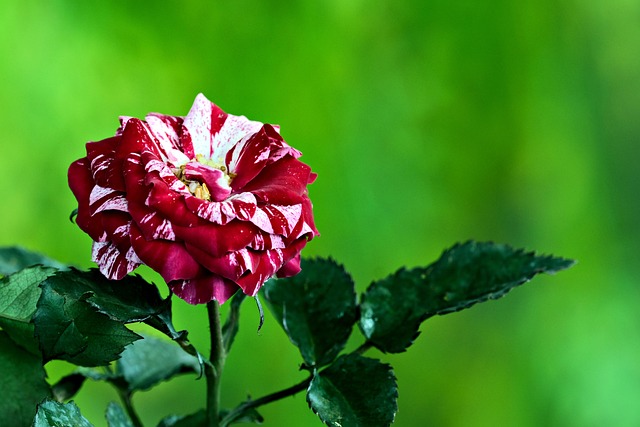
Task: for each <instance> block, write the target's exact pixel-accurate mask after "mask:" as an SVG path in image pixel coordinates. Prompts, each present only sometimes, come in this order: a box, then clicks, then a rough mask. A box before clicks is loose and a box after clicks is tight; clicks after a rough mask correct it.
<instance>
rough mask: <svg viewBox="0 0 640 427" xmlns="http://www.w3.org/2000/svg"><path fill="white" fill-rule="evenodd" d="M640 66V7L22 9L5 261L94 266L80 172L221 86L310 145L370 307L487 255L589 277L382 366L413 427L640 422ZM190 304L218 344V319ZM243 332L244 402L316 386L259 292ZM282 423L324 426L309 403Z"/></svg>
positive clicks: (12, 17) (12, 63)
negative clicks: (503, 247)
mask: <svg viewBox="0 0 640 427" xmlns="http://www.w3.org/2000/svg"><path fill="white" fill-rule="evenodd" d="M639 51H640V3H639V2H634V1H628V0H607V1H604V0H593V1H590V2H573V1H568V0H537V1H532V2H513V1H506V0H494V1H484V2H474V1H458V0H455V1H438V0H436V1H429V2H423V1H417V0H405V1H400V2H398V1H392V0H373V1H366V2H365V1H362V0H320V1H309V0H307V1H303V0H294V1H292V2H275V1H272V0H235V1H176V0H168V1H156V2H147V1H136V2H132V1H125V0H114V1H102V2H72V1H63V0H49V1H33V0H4V1H3V2H1V3H0V58H2V59H1V60H0V129H1V135H2V136H1V138H2V140H1V142H0V150H1V151H0V158H1V159H2V173H0V185H1V186H0V191H1V193H0V195H1V196H2V207H3V208H2V209H1V210H0V224H1V227H2V231H1V234H0V244H2V245H13V244H21V245H24V246H26V247H28V248H30V249H32V250H37V251H40V252H43V253H45V254H47V255H50V256H52V257H55V258H58V259H60V260H62V261H64V262H67V263H72V264H76V265H78V266H81V267H90V266H91V265H92V264H91V262H90V243H91V242H90V240H89V239H88V237H87V236H85V235H84V234H83V233H82V232H81V231H80V230H79V229H77V228H76V226H75V225H73V224H71V223H70V222H69V220H68V216H69V213H70V212H71V210H72V209H73V208H74V207H75V201H74V199H73V196H72V195H71V192H70V191H69V190H68V188H67V182H66V170H67V167H68V165H69V163H71V162H72V161H73V160H75V159H77V158H79V157H81V156H83V155H84V153H85V152H84V143H85V142H86V141H89V140H97V139H103V138H106V137H108V136H111V135H112V134H113V132H114V131H115V129H116V127H117V125H118V123H117V117H118V116H119V115H130V116H137V117H143V116H144V114H146V113H147V112H150V111H158V112H163V113H167V114H174V115H185V114H186V113H187V112H188V110H189V107H190V106H191V103H192V101H193V99H194V97H195V95H196V94H197V93H199V92H203V93H205V94H206V95H207V96H208V97H209V98H210V99H211V100H213V101H214V102H216V103H217V104H218V105H220V106H221V107H222V108H223V109H225V110H226V111H228V112H230V113H232V114H238V115H240V114H242V115H246V116H248V117H249V118H251V119H255V120H260V121H263V122H271V123H278V124H280V125H281V126H282V134H283V135H284V137H285V139H286V140H287V141H288V142H289V143H290V144H291V145H293V146H295V147H296V148H298V149H300V150H301V151H302V152H303V153H304V156H303V160H304V161H305V162H307V163H308V164H310V165H311V166H312V167H313V169H314V171H315V172H317V173H318V175H319V178H318V180H317V181H316V183H314V184H313V186H312V187H311V189H310V191H311V197H312V200H313V202H314V207H315V215H316V220H317V225H318V228H319V229H320V231H321V233H322V236H321V237H319V238H318V239H316V240H314V241H313V242H312V243H311V244H309V245H308V249H306V255H307V256H313V255H318V256H328V255H331V256H333V257H334V258H335V259H337V260H338V261H340V262H341V263H343V264H344V265H345V266H346V267H347V269H348V270H349V271H351V272H352V274H353V277H354V278H355V280H356V282H357V287H358V289H359V290H360V291H361V290H364V289H365V288H366V286H367V285H368V284H369V283H370V282H371V281H372V280H375V279H378V278H382V277H384V276H385V275H386V274H388V273H390V272H392V271H394V270H396V269H397V268H398V267H400V266H402V265H408V266H417V265H425V264H427V263H429V262H431V261H433V260H434V259H436V258H437V257H438V256H439V254H440V253H441V251H442V250H443V249H445V248H446V247H448V246H450V245H451V244H453V243H454V242H456V241H464V240H467V239H469V238H474V239H479V240H495V241H499V242H506V243H511V244H513V245H516V246H522V247H527V248H530V249H537V250H540V251H542V252H546V253H554V254H558V255H563V256H567V257H571V258H575V259H577V260H579V264H578V265H577V266H575V267H574V268H572V269H571V270H569V271H566V272H563V273H561V274H559V275H557V276H555V277H543V278H537V279H536V280H535V281H534V282H533V283H532V284H530V285H527V286H524V287H522V288H518V289H517V290H515V291H513V292H512V293H511V294H509V295H508V296H507V297H506V298H504V299H502V300H500V301H497V302H489V303H486V304H483V305H480V306H476V307H474V308H473V309H471V310H466V311H464V312H460V313H456V314H451V315H447V316H444V317H438V318H434V319H430V320H429V321H427V322H426V323H425V324H423V326H422V334H421V336H420V338H419V339H418V340H417V342H416V343H415V345H414V346H413V347H411V348H410V349H409V351H408V352H406V353H403V354H399V355H388V356H386V355H380V354H378V353H376V352H375V351H372V352H371V353H370V355H371V356H374V357H378V356H382V357H383V359H384V360H385V361H388V362H390V363H392V364H393V366H394V368H395V373H396V375H397V378H398V382H399V389H400V397H399V412H398V415H397V418H396V425H397V426H399V427H409V426H452V427H453V426H541V425H545V426H581V427H584V426H603V425H607V426H613V425H615V426H637V425H640V405H639V404H638V401H639V400H640V314H639V311H638V302H640V292H639V290H638V288H639V287H638V285H639V284H640V277H639V274H638V262H637V254H638V252H639V251H640V239H639V238H638V237H639V231H640V225H639V224H640V221H638V219H639V218H640V198H639V197H638V186H639V184H640V172H639V167H638V164H639V163H640V146H639V137H640V119H639V118H638V117H640V54H639ZM145 275H147V277H149V278H151V279H157V277H155V276H154V275H153V274H151V273H150V272H149V271H145ZM160 285H161V287H162V288H163V292H166V291H165V290H164V285H162V284H161V283H160ZM176 307H177V313H176V324H177V327H179V328H186V327H189V328H190V330H191V338H192V340H193V342H194V343H195V344H196V345H197V346H198V347H199V348H201V349H202V350H203V351H204V350H206V348H207V328H206V323H205V322H206V320H205V319H206V316H205V312H204V308H203V307H191V306H188V305H187V304H184V303H182V302H179V303H176ZM242 316H243V318H242V325H241V328H242V329H241V333H240V335H239V337H238V340H237V342H236V344H235V347H234V348H233V351H232V353H231V355H230V356H229V358H228V362H227V368H226V371H225V374H224V395H223V404H224V405H226V406H233V405H235V404H237V403H238V402H239V401H241V400H243V399H245V398H246V396H247V395H249V394H250V395H252V396H254V397H258V396H261V395H263V394H266V393H269V392H272V391H275V390H278V389H281V388H284V387H287V386H289V385H291V384H293V383H294V382H298V381H299V380H301V379H302V378H303V374H302V373H300V372H298V370H297V368H298V364H299V363H300V360H301V359H300V357H299V355H298V353H297V351H296V349H295V348H294V347H293V346H291V345H290V344H289V343H288V341H287V339H286V337H285V335H284V333H283V332H282V331H281V330H280V329H279V326H278V325H277V324H276V322H275V321H274V320H273V318H271V317H270V316H267V319H266V323H265V326H264V327H263V329H262V330H261V331H260V332H259V333H256V328H257V324H258V316H257V311H256V308H255V306H254V305H253V304H251V302H250V301H249V302H248V303H246V304H245V306H244V307H243V311H242ZM360 342H361V337H360V335H359V332H358V331H357V330H356V331H355V332H354V337H353V339H352V341H351V342H350V344H349V345H350V348H353V347H354V346H356V345H358V344H359V343H360ZM49 368H50V375H51V378H52V379H54V380H55V378H57V377H59V376H60V375H62V374H63V373H64V372H68V370H69V369H70V368H69V366H66V365H64V364H61V363H59V364H53V365H52V366H50V367H49ZM0 381H1V380H0ZM203 390H204V382H203V381H196V380H195V379H194V378H193V377H181V378H179V379H178V380H176V381H174V382H173V383H171V384H168V383H167V384H163V385H162V386H160V387H158V388H157V389H154V390H152V391H149V392H146V393H140V394H139V395H136V396H135V397H134V402H135V403H136V405H137V406H138V407H139V410H140V412H141V414H142V418H143V419H144V421H146V422H147V423H148V425H155V423H157V421H158V420H159V419H160V418H161V417H163V416H164V415H167V414H168V413H172V412H173V413H182V414H186V413H189V412H192V411H195V410H197V409H198V408H199V407H201V406H203V404H204V402H203ZM116 399H117V396H116V394H115V393H114V392H113V391H112V390H111V389H110V388H109V387H108V386H105V385H102V384H96V383H90V384H87V385H86V386H85V388H84V389H83V391H82V392H81V394H80V395H79V397H78V398H77V399H76V401H77V402H78V404H79V405H80V407H81V409H82V411H83V413H84V414H85V416H86V417H87V418H89V419H90V420H91V421H92V422H93V423H94V424H95V425H96V426H104V425H105V424H106V423H105V421H104V417H103V410H104V408H105V407H106V404H107V402H108V401H110V400H116ZM261 412H262V414H263V415H264V416H265V418H266V422H265V424H264V425H265V426H284V425H287V426H318V425H321V424H320V422H319V421H318V420H317V418H316V416H315V415H313V414H312V413H311V411H309V410H308V409H307V405H306V403H305V398H304V394H303V393H302V394H299V395H297V396H295V397H293V398H289V399H286V400H283V401H280V402H278V403H276V404H272V405H269V406H266V407H263V408H262V410H261Z"/></svg>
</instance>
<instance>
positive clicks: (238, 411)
mask: <svg viewBox="0 0 640 427" xmlns="http://www.w3.org/2000/svg"><path fill="white" fill-rule="evenodd" d="M312 379H313V375H310V376H309V377H308V378H306V379H305V380H304V381H301V382H299V383H298V384H295V385H293V386H291V387H289V388H286V389H284V390H280V391H277V392H275V393H271V394H268V395H266V396H263V397H261V398H259V399H255V400H249V401H247V402H244V403H242V404H240V405H238V406H237V407H236V408H235V409H233V410H232V411H230V412H229V413H228V414H227V415H226V416H225V417H224V418H223V419H222V421H221V422H220V427H227V426H229V425H230V424H231V423H232V422H234V421H235V420H237V419H238V418H240V417H242V416H243V415H244V414H245V413H247V412H248V411H249V410H251V409H255V408H257V407H259V406H262V405H266V404H267V403H271V402H275V401H276V400H280V399H284V398H285V397H289V396H293V395H294V394H296V393H299V392H301V391H303V390H306V389H307V387H309V384H310V383H311V380H312Z"/></svg>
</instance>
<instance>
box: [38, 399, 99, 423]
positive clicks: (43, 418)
mask: <svg viewBox="0 0 640 427" xmlns="http://www.w3.org/2000/svg"><path fill="white" fill-rule="evenodd" d="M69 426H73V427H93V425H92V424H91V423H90V422H89V421H87V419H86V418H85V417H83V416H82V414H80V409H78V407H77V406H76V404H75V403H73V402H69V403H58V402H55V401H53V400H46V401H44V402H43V403H41V404H40V405H38V412H37V413H36V418H35V419H34V421H33V427H69Z"/></svg>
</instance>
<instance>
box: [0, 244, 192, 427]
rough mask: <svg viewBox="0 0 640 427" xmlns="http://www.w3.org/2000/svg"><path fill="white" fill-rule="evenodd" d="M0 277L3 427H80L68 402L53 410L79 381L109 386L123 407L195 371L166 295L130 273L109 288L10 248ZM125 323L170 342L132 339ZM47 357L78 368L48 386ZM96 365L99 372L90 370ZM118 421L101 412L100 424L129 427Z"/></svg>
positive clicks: (117, 411)
mask: <svg viewBox="0 0 640 427" xmlns="http://www.w3.org/2000/svg"><path fill="white" fill-rule="evenodd" d="M0 277H1V278H0V328H1V330H0V349H1V351H0V376H1V377H2V378H4V379H3V391H4V392H5V393H6V394H7V395H8V396H11V398H10V399H2V400H0V417H1V418H2V419H3V420H4V421H3V425H7V426H9V427H11V426H13V425H15V426H25V425H31V424H32V422H33V425H35V426H70V425H78V426H82V425H90V424H89V423H88V421H86V420H85V419H84V418H82V416H81V415H80V412H79V410H78V409H77V407H76V406H75V405H74V404H73V403H62V402H63V401H65V400H67V399H70V398H71V397H73V396H74V395H75V394H76V393H77V392H78V390H79V389H80V388H81V386H82V384H83V383H84V381H85V380H86V379H87V378H89V379H93V380H103V381H108V382H110V383H112V384H113V385H114V386H115V387H116V389H117V390H118V392H119V393H120V394H121V395H122V396H123V398H124V401H127V399H129V398H130V396H131V394H132V393H134V392H135V391H138V390H147V389H149V388H151V387H153V386H154V385H156V384H157V383H159V382H161V381H165V380H168V379H170V378H171V377H173V376H174V375H178V374H181V373H185V372H192V373H196V374H199V373H200V372H201V371H202V365H203V359H202V358H201V357H200V355H199V353H198V352H197V351H196V349H195V348H193V346H192V345H191V344H190V343H189V341H188V340H187V334H186V331H180V332H178V331H176V330H175V328H174V327H173V324H172V320H171V300H170V298H167V299H162V298H161V297H160V294H159V292H158V290H157V288H156V287H155V285H153V284H151V283H148V282H146V281H145V280H143V279H142V278H141V277H139V276H127V277H126V278H125V279H123V280H121V281H118V282H114V281H110V280H107V279H106V278H104V276H102V275H101V274H100V273H99V272H98V271H97V270H90V271H79V270H77V269H74V268H70V267H67V266H64V265H62V264H60V263H58V262H56V261H54V260H51V259H48V258H46V257H45V256H43V255H40V254H37V253H33V252H29V251H27V250H25V249H23V248H18V247H12V248H0ZM133 322H144V323H147V324H148V325H150V326H152V327H153V328H155V329H157V330H158V331H160V332H162V333H163V334H165V335H167V336H168V337H169V338H171V339H172V340H174V341H175V342H177V343H178V344H179V345H176V344H175V343H172V342H170V341H167V340H162V339H159V338H154V337H146V338H145V339H141V338H142V337H141V336H140V335H138V334H136V333H135V332H133V331H131V330H130V329H129V328H128V327H127V326H126V325H127V324H129V323H133ZM134 343H135V345H134ZM51 360H65V361H68V362H71V363H73V364H75V365H77V366H79V368H78V370H77V371H76V372H75V373H73V374H71V375H69V376H67V377H64V378H62V379H61V380H60V381H59V382H58V383H56V384H54V385H50V384H49V383H48V382H47V381H46V373H45V370H44V367H43V365H44V364H46V363H47V362H49V361H51ZM114 361H115V363H113V362H114ZM98 366H101V367H103V368H101V369H100V370H98V369H92V367H98ZM114 405H115V406H114ZM36 407H37V411H36ZM123 414H124V413H123V412H122V408H121V407H119V406H118V405H117V404H113V405H111V406H110V407H109V410H108V411H107V419H108V420H109V425H110V426H128V425H132V424H130V423H131V422H132V421H131V420H130V417H129V414H124V417H123V416H122V415H123ZM34 416H35V418H34ZM124 419H126V420H127V423H129V424H127V423H124V421H122V420H124ZM133 425H134V426H135V424H133Z"/></svg>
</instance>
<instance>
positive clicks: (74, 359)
mask: <svg viewBox="0 0 640 427" xmlns="http://www.w3.org/2000/svg"><path fill="white" fill-rule="evenodd" d="M64 284H65V282H64V279H61V277H60V276H58V275H55V276H52V277H50V278H49V279H47V280H45V281H44V282H43V283H42V294H41V295H40V299H39V300H38V304H37V310H36V313H35V316H34V323H35V335H36V338H37V339H38V341H39V343H40V350H41V351H42V355H43V358H44V361H45V362H48V361H49V360H52V359H61V360H66V361H68V362H71V363H74V364H76V365H80V366H99V365H107V364H109V363H110V362H111V361H113V360H115V359H117V358H118V355H119V354H120V353H121V352H122V351H123V350H124V347H125V346H126V345H128V344H131V343H132V342H133V341H135V340H137V339H139V338H140V336H139V335H137V334H135V333H133V332H131V331H130V330H129V329H127V328H126V327H125V326H124V324H123V323H122V322H120V321H116V320H112V319H110V318H109V317H108V316H107V315H106V314H103V313H99V312H98V311H97V310H96V309H95V308H94V307H92V306H91V305H90V304H88V303H87V299H88V298H89V297H91V295H92V294H91V292H85V293H81V292H78V291H77V289H76V290H75V291H76V292H73V288H71V289H68V288H67V287H65V286H64ZM60 285H62V286H60Z"/></svg>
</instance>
